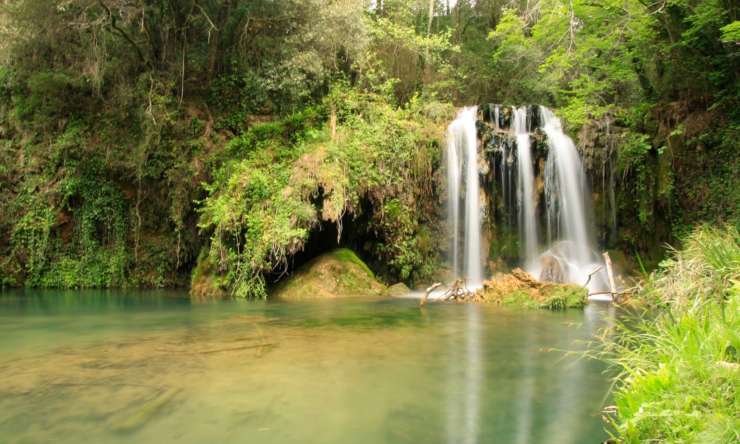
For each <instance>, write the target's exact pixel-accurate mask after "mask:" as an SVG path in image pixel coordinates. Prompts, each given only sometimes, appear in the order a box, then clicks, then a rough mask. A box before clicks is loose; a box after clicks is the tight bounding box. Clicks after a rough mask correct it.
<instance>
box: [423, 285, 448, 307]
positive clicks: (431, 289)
mask: <svg viewBox="0 0 740 444" xmlns="http://www.w3.org/2000/svg"><path fill="white" fill-rule="evenodd" d="M441 286H442V283H441V282H435V283H434V284H432V285H431V286H430V287H429V288H427V290H426V293H424V296H423V297H422V298H421V300H420V301H419V306H420V307H421V306H422V305H424V304H426V303H427V299H429V295H430V294H432V292H433V291H434V290H436V289H437V288H439V287H441Z"/></svg>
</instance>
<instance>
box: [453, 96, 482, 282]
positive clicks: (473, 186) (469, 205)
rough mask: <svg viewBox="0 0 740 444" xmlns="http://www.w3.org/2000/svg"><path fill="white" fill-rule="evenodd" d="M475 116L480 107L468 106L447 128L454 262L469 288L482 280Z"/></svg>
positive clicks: (457, 273)
mask: <svg viewBox="0 0 740 444" xmlns="http://www.w3.org/2000/svg"><path fill="white" fill-rule="evenodd" d="M476 118H477V107H466V108H463V109H462V110H461V111H460V112H459V114H458V116H457V118H456V119H455V120H454V121H453V122H452V123H451V124H450V126H449V127H448V129H447V153H446V154H447V193H448V201H447V202H448V226H449V229H450V231H451V233H450V239H451V241H452V248H451V249H450V251H451V255H452V265H453V269H454V273H455V277H458V278H464V279H465V280H466V281H467V283H468V286H469V287H475V286H478V285H480V284H481V282H482V281H483V271H482V268H483V267H482V263H481V262H482V261H481V203H480V190H479V187H480V183H479V173H478V132H477V129H476ZM461 203H462V207H461V205H460V204H461ZM461 208H462V211H461ZM461 213H462V214H461ZM461 221H462V223H461ZM461 239H462V241H463V242H462V247H463V248H462V250H461V248H460V243H461ZM461 262H462V264H461Z"/></svg>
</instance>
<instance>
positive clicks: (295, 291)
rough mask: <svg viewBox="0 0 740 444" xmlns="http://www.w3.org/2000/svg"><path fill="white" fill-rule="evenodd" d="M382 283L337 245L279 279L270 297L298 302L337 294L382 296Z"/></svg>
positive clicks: (330, 297)
mask: <svg viewBox="0 0 740 444" xmlns="http://www.w3.org/2000/svg"><path fill="white" fill-rule="evenodd" d="M386 293H387V289H386V287H385V285H383V284H382V283H380V282H379V281H378V280H377V279H376V278H375V275H374V274H373V272H372V271H371V270H370V268H368V266H367V265H366V264H365V263H364V262H363V261H362V260H361V259H360V258H359V257H357V255H356V254H355V253H354V252H353V251H352V250H349V249H346V248H340V249H337V250H334V251H331V252H329V253H326V254H323V255H321V256H319V257H317V258H314V259H312V260H311V261H310V262H308V263H307V264H305V265H303V266H301V267H300V268H299V269H298V270H297V271H296V272H295V273H294V274H293V276H291V277H289V278H287V279H285V280H284V281H282V282H280V283H279V284H278V285H277V286H276V287H275V288H274V290H273V291H272V295H271V296H272V297H273V298H276V299H281V300H289V301H301V300H311V299H334V298H340V297H353V296H354V297H361V296H384V295H386Z"/></svg>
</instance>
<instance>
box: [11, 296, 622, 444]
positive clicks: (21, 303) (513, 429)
mask: <svg viewBox="0 0 740 444" xmlns="http://www.w3.org/2000/svg"><path fill="white" fill-rule="evenodd" d="M13 297H14V298H15V300H14V301H13V302H11V300H10V299H4V300H2V298H3V296H0V352H1V353H0V374H2V375H3V384H1V385H0V442H2V443H5V442H8V443H15V442H49V440H50V439H51V440H53V441H55V442H61V443H65V442H69V443H73V442H79V441H80V440H81V439H83V438H84V439H86V440H88V441H91V442H95V443H103V444H104V443H120V442H137V443H160V442H173V441H178V442H181V443H199V442H208V441H213V442H219V443H241V442H245V441H248V442H250V443H298V442H300V443H322V444H323V443H329V444H331V443H346V442H353V443H368V444H370V443H373V444H375V443H384V442H385V443H394V444H395V443H421V442H423V443H429V444H434V443H440V444H441V443H448V444H450V443H455V444H457V443H487V442H496V443H532V444H536V443H548V444H549V443H556V444H557V443H573V442H594V443H595V442H600V441H603V439H605V438H606V436H605V433H604V432H603V426H602V423H601V420H600V418H599V416H598V413H599V411H600V410H601V407H602V405H603V402H604V394H605V393H606V390H607V388H608V381H607V380H606V378H605V377H604V375H603V374H602V370H603V367H602V366H601V365H599V364H598V363H595V362H593V361H588V360H583V359H577V357H576V356H568V355H565V354H564V353H563V352H562V351H558V350H579V349H581V350H582V349H585V347H586V342H585V341H587V340H588V339H589V338H591V337H592V335H594V334H595V333H596V332H597V331H598V329H599V328H600V327H601V326H603V325H604V323H605V322H609V319H610V312H609V310H610V309H609V308H608V307H609V306H597V305H592V306H589V308H587V309H586V311H585V312H583V313H582V312H580V311H569V312H563V313H549V312H512V311H506V310H501V309H498V308H496V307H493V306H488V305H456V304H454V305H449V304H439V305H430V306H427V307H426V308H425V309H423V310H420V309H419V308H418V305H417V304H418V303H417V302H416V301H399V300H369V301H333V302H331V303H326V304H322V303H312V304H249V303H247V304H242V303H230V304H205V305H197V306H191V305H189V304H187V303H183V302H182V301H180V300H175V299H172V298H169V297H164V296H163V297H160V296H156V295H155V297H154V298H153V299H147V298H146V297H145V296H143V297H142V298H141V299H138V296H136V295H134V297H133V298H131V299H126V296H125V294H118V295H116V294H112V295H105V294H102V295H101V296H100V298H98V299H97V300H89V298H90V297H91V296H90V295H88V296H86V297H83V296H79V295H78V296H74V295H67V296H64V297H61V298H58V299H55V298H54V297H53V296H49V295H45V296H43V297H40V300H37V301H28V300H23V299H22V297H19V296H18V295H15V296H13ZM23 297H26V296H23ZM76 297H77V298H78V299H77V300H78V303H76V302H75V300H76V299H75V298H76ZM553 350H555V351H553ZM28 412H34V414H33V415H29V414H28Z"/></svg>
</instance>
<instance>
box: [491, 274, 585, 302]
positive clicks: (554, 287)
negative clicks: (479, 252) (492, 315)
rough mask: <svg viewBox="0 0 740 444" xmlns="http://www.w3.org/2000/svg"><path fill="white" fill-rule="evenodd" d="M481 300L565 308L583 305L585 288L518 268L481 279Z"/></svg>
mask: <svg viewBox="0 0 740 444" xmlns="http://www.w3.org/2000/svg"><path fill="white" fill-rule="evenodd" d="M478 294H479V296H480V300H481V301H484V302H494V303H498V304H502V305H506V306H510V307H521V308H545V309H549V310H565V309H567V308H583V307H584V306H585V305H586V301H587V297H588V291H587V290H586V289H585V288H583V287H580V286H578V285H572V284H556V283H551V282H540V281H538V280H537V279H535V278H534V277H533V276H531V275H530V274H529V273H526V272H524V271H523V270H521V269H518V268H516V269H514V270H512V272H511V273H499V274H498V275H496V277H495V278H494V279H492V280H490V281H485V282H484V283H483V289H482V290H480V291H479V293H478Z"/></svg>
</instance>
